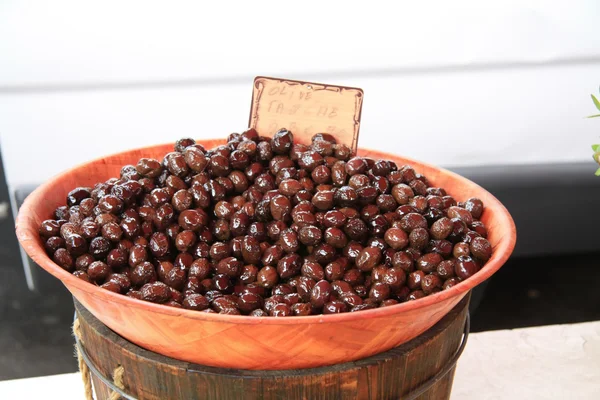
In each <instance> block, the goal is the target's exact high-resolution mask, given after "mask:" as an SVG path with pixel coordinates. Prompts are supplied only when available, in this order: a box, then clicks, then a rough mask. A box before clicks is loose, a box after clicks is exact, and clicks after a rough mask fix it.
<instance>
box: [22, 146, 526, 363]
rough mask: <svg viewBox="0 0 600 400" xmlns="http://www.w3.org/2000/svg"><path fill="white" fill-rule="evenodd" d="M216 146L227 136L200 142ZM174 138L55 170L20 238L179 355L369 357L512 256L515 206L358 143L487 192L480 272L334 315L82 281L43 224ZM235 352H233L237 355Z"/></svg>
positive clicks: (93, 301)
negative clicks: (46, 239) (70, 200)
mask: <svg viewBox="0 0 600 400" xmlns="http://www.w3.org/2000/svg"><path fill="white" fill-rule="evenodd" d="M201 143H202V144H203V145H204V146H205V147H207V148H211V147H214V146H216V145H220V144H223V143H224V141H223V140H206V141H202V142H201ZM172 146H173V145H172V144H168V145H160V146H153V147H148V148H143V149H137V150H132V151H128V152H124V153H119V154H115V155H111V156H107V157H104V158H101V159H98V160H94V161H91V162H89V163H87V164H84V165H81V166H79V167H76V168H73V169H71V170H69V171H66V172H64V173H63V174H61V175H58V176H56V177H55V178H53V179H52V180H50V181H48V182H47V183H45V184H44V185H42V186H40V187H39V188H38V189H37V190H36V191H34V192H33V193H32V194H31V195H30V196H29V197H28V198H27V200H26V201H25V203H24V204H23V206H22V207H21V210H20V212H19V216H18V218H17V236H18V238H19V241H20V242H21V245H22V246H23V248H24V249H25V251H26V252H27V253H28V254H29V255H30V256H31V258H32V259H33V260H34V261H35V262H36V263H37V264H38V265H40V266H41V267H42V268H44V269H46V270H47V271H48V272H50V273H51V274H52V275H54V276H56V277H57V278H58V279H60V280H61V281H62V282H63V283H64V284H65V286H66V287H67V288H68V289H69V290H70V291H71V293H72V294H73V295H74V296H75V297H76V298H77V299H78V300H79V301H80V302H81V303H82V304H83V305H84V306H85V307H86V308H87V309H88V310H90V312H91V313H92V314H93V315H94V316H96V318H98V319H100V320H101V321H102V322H103V323H104V324H106V325H107V326H108V327H110V328H111V329H112V330H114V331H115V332H117V333H118V334H119V335H121V336H123V337H125V338H127V339H128V340H130V341H131V342H133V343H136V344H137V345H139V346H141V347H143V348H146V349H148V350H151V351H154V352H157V353H160V354H164V355H167V356H169V357H173V358H177V359H180V360H184V361H188V362H194V363H198V364H202V365H210V366H214V367H226V368H241V369H260V370H266V369H272V370H279V369H295V368H312V367H319V366H326V365H333V364H338V363H343V362H347V361H353V360H358V359H362V358H365V357H369V356H371V355H373V354H378V353H381V352H383V351H386V350H389V349H391V348H393V347H396V346H398V345H400V344H402V343H405V342H407V341H409V340H411V339H413V338H415V337H416V336H418V335H420V334H421V333H423V332H425V331H426V330H427V329H429V328H430V327H431V326H433V325H434V324H435V323H436V322H437V321H439V320H440V319H441V318H442V317H443V316H444V315H445V314H447V313H448V312H449V311H450V310H451V309H452V308H453V307H454V306H455V305H456V304H457V303H458V302H459V301H460V300H461V299H462V298H463V297H464V296H465V294H466V293H467V292H468V291H469V290H470V289H472V288H473V287H475V286H476V285H477V284H479V283H481V282H483V281H484V280H485V279H487V278H489V277H490V276H491V275H492V274H493V273H494V272H496V271H497V270H498V269H499V268H500V267H501V266H502V265H503V264H504V262H505V261H506V260H507V259H508V257H509V256H510V254H511V252H512V250H513V248H514V245H515V240H516V230H515V226H514V223H513V221H512V218H511V217H510V214H509V213H508V211H507V210H506V208H504V206H503V205H502V204H501V203H500V202H499V201H498V200H497V199H496V198H495V197H494V196H492V195H491V194H490V193H489V192H487V191H485V190H484V189H482V188H481V187H480V186H478V185H476V184H475V183H473V182H471V181H469V180H467V179H465V178H462V177H460V176H458V175H456V174H454V173H452V172H450V171H446V170H443V169H440V168H437V167H433V166H430V165H427V164H423V163H421V162H418V161H414V160H411V159H407V158H403V157H399V156H395V155H392V154H386V153H381V152H376V151H370V150H364V149H362V150H361V149H359V154H363V155H367V156H370V157H375V158H387V159H391V160H393V161H395V162H396V163H398V164H405V163H408V164H410V165H412V166H413V167H414V168H415V169H416V170H417V172H419V173H422V174H424V175H426V176H427V178H428V179H429V180H430V181H431V183H432V184H434V185H437V186H441V187H444V188H445V189H446V191H447V192H448V193H449V194H451V195H453V196H454V197H455V198H456V199H457V200H459V201H463V200H466V199H467V198H469V197H478V198H480V199H481V200H483V202H484V204H485V206H486V209H485V211H484V213H483V217H482V220H483V221H484V222H485V224H486V226H487V227H488V239H489V241H490V243H491V244H492V246H493V249H494V252H493V255H492V258H491V259H490V260H489V261H488V262H487V264H486V265H485V266H484V267H483V268H482V269H481V271H479V272H478V273H476V274H475V275H474V276H473V277H471V278H469V279H467V280H466V281H464V282H461V283H460V284H458V285H456V286H454V287H452V288H451V289H449V290H444V291H442V292H439V293H437V294H434V295H432V296H428V297H425V298H423V299H419V300H416V301H410V302H406V303H402V304H398V305H394V306H390V307H383V308H377V309H373V310H366V311H361V312H359V313H345V314H335V315H316V316H306V317H294V318H255V317H247V316H236V315H220V314H206V313H199V312H196V311H190V310H183V309H177V308H172V307H167V306H163V305H159V304H153V303H149V302H145V301H140V300H136V299H133V298H130V297H127V296H122V295H119V294H116V293H113V292H110V291H107V290H104V289H101V288H99V287H96V286H94V285H92V284H89V283H87V282H84V281H82V280H81V279H78V278H77V277H75V276H73V275H71V274H70V273H68V272H66V271H64V270H63V269H62V268H60V267H59V266H58V265H56V264H55V263H54V262H53V261H52V260H51V259H50V258H49V257H48V256H47V255H46V252H45V251H44V247H43V244H42V241H41V240H40V238H39V236H38V229H39V226H40V224H41V222H42V221H43V220H45V219H47V218H49V217H51V215H52V213H53V211H54V209H55V208H56V207H57V206H60V205H64V204H65V198H66V194H67V193H68V192H69V191H70V190H71V189H72V188H74V187H76V186H92V185H93V184H95V183H97V182H99V181H104V180H106V179H108V178H110V177H115V176H118V175H119V171H120V169H121V167H122V166H123V165H125V164H136V163H137V161H138V159H140V158H141V157H154V158H159V159H161V158H162V157H163V156H164V155H165V154H166V153H168V152H169V151H171V150H172V148H173V147H172ZM229 354H236V355H237V356H236V357H230V356H228V355H229Z"/></svg>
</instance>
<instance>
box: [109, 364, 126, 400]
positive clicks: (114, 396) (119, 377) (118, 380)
mask: <svg viewBox="0 0 600 400" xmlns="http://www.w3.org/2000/svg"><path fill="white" fill-rule="evenodd" d="M123 374H125V368H123V366H122V365H119V366H118V367H117V368H115V370H114V371H113V382H114V383H115V386H116V387H118V388H119V389H121V390H123V389H125V385H124V384H123ZM120 398H121V395H120V394H119V393H117V392H115V391H114V390H113V391H112V393H111V394H110V397H109V398H108V399H109V400H119V399H120Z"/></svg>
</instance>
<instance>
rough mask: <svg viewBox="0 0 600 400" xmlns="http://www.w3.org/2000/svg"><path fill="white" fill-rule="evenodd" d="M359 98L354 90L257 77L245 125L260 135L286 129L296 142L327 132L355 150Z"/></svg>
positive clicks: (302, 141) (360, 98)
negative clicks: (248, 119) (248, 117)
mask: <svg viewBox="0 0 600 400" xmlns="http://www.w3.org/2000/svg"><path fill="white" fill-rule="evenodd" d="M363 96H364V95H363V91H362V90H361V89H357V88H350V87H344V86H334V85H326V84H321V83H311V82H301V81H293V80H288V79H277V78H267V77H262V76H259V77H257V78H255V79H254V88H253V91H252V107H251V109H250V123H249V125H250V127H251V128H254V129H256V130H257V131H258V133H259V134H261V135H264V136H272V135H273V134H274V133H275V132H277V131H278V130H279V129H280V128H287V129H289V130H290V131H292V133H293V134H294V139H295V140H297V141H298V142H300V143H310V139H311V137H312V136H313V135H314V134H316V133H329V134H332V135H334V136H335V137H336V139H337V140H338V142H339V143H344V144H346V145H348V146H349V147H350V148H352V149H354V150H356V147H357V146H358V131H359V129H360V114H361V111H362V101H363Z"/></svg>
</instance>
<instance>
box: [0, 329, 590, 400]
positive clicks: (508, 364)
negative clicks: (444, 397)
mask: <svg viewBox="0 0 600 400" xmlns="http://www.w3.org/2000/svg"><path fill="white" fill-rule="evenodd" d="M42 397H43V398H47V399H55V398H56V399H61V400H70V399H77V400H79V399H83V385H82V382H81V377H80V375H79V374H78V373H73V374H63V375H54V376H45V377H39V378H28V379H17V380H10V381H3V382H0V398H2V399H13V398H21V399H35V398H42ZM471 399H473V400H502V399H511V400H513V399H527V400H538V399H539V400H546V399H553V400H554V399H577V400H588V399H589V400H592V399H593V400H596V399H600V321H596V322H587V323H581V324H571V325H551V326H543V327H535V328H524V329H514V330H503V331H492V332H482V333H474V334H471V335H470V336H469V342H468V344H467V347H466V349H465V352H464V353H463V355H462V357H461V358H460V361H459V363H458V368H457V371H456V375H455V378H454V386H453V389H452V400H471Z"/></svg>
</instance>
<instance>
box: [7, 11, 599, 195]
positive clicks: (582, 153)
mask: <svg viewBox="0 0 600 400" xmlns="http://www.w3.org/2000/svg"><path fill="white" fill-rule="evenodd" d="M599 20H600V2H598V1H553V2H549V1H496V2H480V1H454V2H435V1H433V2H432V1H429V2H418V3H417V2H402V1H399V2H378V1H369V2H365V1H362V2H357V3H353V2H348V1H346V2H312V1H303V2H282V1H278V2H259V1H253V2H240V3H231V2H228V3H225V2H221V3H219V4H218V5H214V4H211V5H210V7H209V6H207V5H205V4H204V3H201V2H161V3H154V2H148V1H127V2H125V1H102V2H94V3H90V2H86V1H65V0H55V1H52V2H42V1H39V2H17V1H10V0H3V1H1V2H0V143H1V146H2V152H3V158H4V163H5V167H6V174H7V179H8V181H9V184H10V185H11V186H15V185H18V184H22V183H39V182H41V181H43V180H44V179H47V178H48V177H50V176H52V175H54V174H56V173H58V172H60V171H61V170H64V169H66V168H69V167H72V166H73V165H75V164H77V163H80V162H84V161H86V160H88V159H90V158H94V157H98V156H101V155H105V154H108V153H112V152H115V151H119V150H123V149H127V148H133V147H138V146H141V145H149V144H154V143H164V142H170V141H174V140H176V139H177V138H179V137H182V136H193V137H196V138H209V137H223V136H225V135H226V134H227V133H230V132H232V131H239V130H242V129H243V128H244V127H245V126H246V125H247V121H248V113H249V107H250V95H251V83H252V79H253V78H254V76H256V75H267V76H277V77H285V78H297V79H303V80H313V81H317V82H319V81H320V82H325V83H332V84H341V85H347V86H358V87H361V88H363V89H364V91H365V102H364V107H363V116H362V128H361V137H360V144H361V146H363V147H371V148H377V149H383V150H388V151H393V152H395V153H399V154H403V155H407V156H410V157H414V158H419V159H422V160H425V161H428V162H431V163H434V164H439V165H444V166H458V165H471V166H474V165H490V164H515V163H538V162H567V161H589V162H590V171H591V173H593V171H594V165H593V162H592V161H591V157H590V156H591V149H590V144H591V143H595V142H598V136H599V134H600V121H598V120H593V119H591V120H590V119H585V118H584V117H585V116H586V115H589V114H592V113H594V111H595V109H594V107H593V105H592V102H591V100H590V93H597V91H598V86H599V85H600V28H599V27H598V26H599V25H598V21H599Z"/></svg>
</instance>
